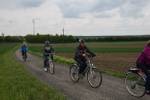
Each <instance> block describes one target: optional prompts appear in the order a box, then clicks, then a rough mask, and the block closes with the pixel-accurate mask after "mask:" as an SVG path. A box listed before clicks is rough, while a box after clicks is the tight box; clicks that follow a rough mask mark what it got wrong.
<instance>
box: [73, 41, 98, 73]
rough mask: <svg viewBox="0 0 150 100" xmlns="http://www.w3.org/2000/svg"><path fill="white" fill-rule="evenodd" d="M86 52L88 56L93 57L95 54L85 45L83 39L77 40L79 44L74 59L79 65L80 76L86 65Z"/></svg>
mask: <svg viewBox="0 0 150 100" xmlns="http://www.w3.org/2000/svg"><path fill="white" fill-rule="evenodd" d="M86 53H88V54H89V55H90V56H92V57H94V56H96V55H95V54H94V53H93V52H91V51H90V50H89V49H88V48H87V47H86V45H85V43H84V40H82V39H80V40H79V46H78V47H77V48H76V51H75V56H74V59H75V61H76V62H77V63H78V65H79V74H80V75H81V76H84V75H85V73H84V70H85V69H86V67H87V59H86Z"/></svg>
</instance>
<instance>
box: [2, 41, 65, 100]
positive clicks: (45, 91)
mask: <svg viewBox="0 0 150 100" xmlns="http://www.w3.org/2000/svg"><path fill="white" fill-rule="evenodd" d="M18 47H19V44H14V43H9V44H8V43H0V100H64V99H65V97H64V96H63V94H61V93H60V92H59V91H57V90H56V89H54V88H53V87H48V86H47V85H45V84H42V83H41V81H39V80H37V79H36V78H34V77H33V76H32V74H30V73H29V72H28V71H27V70H26V69H25V66H24V65H23V64H21V63H19V62H18V61H17V60H15V51H16V50H17V49H18Z"/></svg>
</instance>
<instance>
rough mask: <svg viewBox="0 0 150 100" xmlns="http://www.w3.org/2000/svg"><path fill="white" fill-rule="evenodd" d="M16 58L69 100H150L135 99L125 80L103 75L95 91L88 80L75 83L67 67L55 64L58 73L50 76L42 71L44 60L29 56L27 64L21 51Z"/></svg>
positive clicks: (146, 97) (149, 97)
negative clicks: (99, 85)
mask: <svg viewBox="0 0 150 100" xmlns="http://www.w3.org/2000/svg"><path fill="white" fill-rule="evenodd" d="M16 58H17V60H18V61H20V62H22V63H23V64H25V65H26V68H27V70H28V71H29V72H31V73H32V74H33V75H34V76H35V77H36V78H37V79H39V80H41V82H44V83H46V84H47V85H50V86H53V87H55V88H56V89H58V90H60V91H61V92H62V93H64V95H65V96H67V98H68V99H69V100H150V96H144V97H142V98H135V97H132V96H131V95H129V94H128V92H127V91H126V89H125V87H124V80H123V79H119V78H115V77H112V76H108V75H103V83H102V85H101V87H99V88H97V89H93V88H91V87H90V85H89V84H88V82H87V80H86V78H84V79H83V80H80V81H79V83H73V82H72V81H71V80H70V77H69V67H67V66H65V65H61V64H55V69H56V71H55V72H56V73H55V74H54V75H50V74H49V73H45V72H44V71H43V69H42V65H43V59H42V58H40V57H36V56H33V55H30V54H29V55H28V59H27V62H23V61H22V57H21V54H20V52H19V51H17V52H16Z"/></svg>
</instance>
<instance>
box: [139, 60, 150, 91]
mask: <svg viewBox="0 0 150 100" xmlns="http://www.w3.org/2000/svg"><path fill="white" fill-rule="evenodd" d="M137 67H138V68H140V69H142V71H143V72H144V73H145V75H146V84H145V88H146V90H150V72H149V71H148V70H150V67H149V65H146V64H140V63H138V64H137ZM147 67H149V69H148V68H147Z"/></svg>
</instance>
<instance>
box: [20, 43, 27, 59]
mask: <svg viewBox="0 0 150 100" xmlns="http://www.w3.org/2000/svg"><path fill="white" fill-rule="evenodd" d="M20 51H21V53H22V56H26V57H27V52H28V47H27V43H26V42H25V41H24V42H23V43H22V45H21V50H20Z"/></svg>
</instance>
